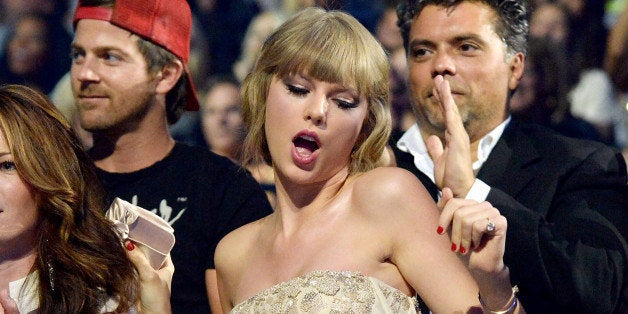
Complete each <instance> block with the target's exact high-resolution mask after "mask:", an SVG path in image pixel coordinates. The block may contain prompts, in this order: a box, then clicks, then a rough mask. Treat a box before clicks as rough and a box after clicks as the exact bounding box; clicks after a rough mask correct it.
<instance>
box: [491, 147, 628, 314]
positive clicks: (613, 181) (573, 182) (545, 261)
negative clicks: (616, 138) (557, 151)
mask: <svg viewBox="0 0 628 314" xmlns="http://www.w3.org/2000/svg"><path fill="white" fill-rule="evenodd" d="M609 154H614V153H613V152H611V151H610V150H608V149H602V150H597V151H595V152H593V153H592V154H591V155H589V156H588V158H586V159H585V160H583V161H582V162H581V163H579V164H577V165H575V166H574V168H573V169H570V171H569V172H567V174H566V175H564V176H563V177H561V179H560V180H558V182H555V183H554V186H544V187H542V188H543V189H545V190H546V191H550V192H549V193H553V198H552V201H551V204H550V205H549V207H548V208H546V209H539V208H535V209H532V208H527V207H526V206H524V205H522V204H521V203H519V202H518V201H517V200H516V199H515V198H514V197H512V196H510V195H508V194H506V193H505V192H503V191H501V190H499V189H497V188H493V187H492V188H491V190H490V192H489V195H488V197H487V201H489V202H490V203H491V204H492V205H493V206H495V207H496V208H499V210H500V212H501V213H502V215H504V216H505V217H506V218H507V219H508V234H507V241H506V243H507V245H506V253H505V257H504V260H505V263H506V264H507V265H508V267H509V268H510V274H511V279H512V281H513V284H518V285H519V288H520V293H519V297H520V300H521V301H522V304H523V305H524V307H525V308H526V310H527V311H528V312H529V313H550V312H554V313H555V312H558V313H619V311H621V309H620V307H621V306H622V303H625V302H626V278H625V277H626V269H627V268H626V267H627V263H628V262H627V261H628V258H627V256H628V246H627V244H626V240H625V239H626V231H627V217H628V215H626V212H627V211H628V199H627V198H628V186H627V185H626V166H625V163H624V161H623V159H622V157H621V155H615V156H610V155H609ZM609 160H610V162H609ZM541 175H542V174H541ZM537 188H538V187H537ZM523 193H525V191H524V192H523ZM623 306H624V307H625V305H623ZM624 309H625V308H624Z"/></svg>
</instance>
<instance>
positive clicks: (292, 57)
mask: <svg viewBox="0 0 628 314" xmlns="http://www.w3.org/2000/svg"><path fill="white" fill-rule="evenodd" d="M307 13H308V14H307V15H306V16H303V20H308V21H307V22H306V23H301V24H299V25H295V27H286V28H285V29H286V32H285V33H284V34H282V36H283V38H282V39H281V40H276V41H275V40H274V39H273V38H269V41H268V42H270V43H272V45H271V47H269V48H270V49H269V51H267V52H268V54H267V55H270V56H275V57H274V58H271V59H274V60H273V61H274V62H272V61H271V62H272V63H274V64H272V66H271V67H270V68H268V70H270V71H269V73H271V72H274V74H276V75H277V76H278V77H281V78H285V77H288V76H291V75H295V74H306V75H308V76H310V77H312V78H314V79H317V80H320V81H325V82H330V83H338V84H341V85H343V86H346V87H353V88H355V89H356V90H357V92H358V94H360V96H361V97H365V98H366V99H367V100H368V101H369V102H372V101H373V100H374V99H378V98H381V97H382V96H383V95H387V90H384V89H387V88H388V86H385V87H383V86H376V85H375V84H373V82H380V81H382V80H386V79H387V77H388V59H387V56H386V54H385V53H384V52H383V50H382V51H378V50H376V49H372V47H373V45H379V43H378V42H377V41H376V40H375V39H374V38H372V36H371V35H370V33H368V31H367V30H366V29H365V28H364V27H363V26H362V25H361V24H359V22H357V21H351V20H347V19H338V18H336V17H334V15H335V14H338V12H333V11H330V12H324V11H322V10H321V11H312V10H308V11H307ZM303 20H301V22H303ZM287 23H288V24H290V23H291V22H290V21H289V22H287ZM286 26H289V25H286ZM341 30H344V31H341ZM279 33H281V31H280V32H279ZM339 43H340V44H339ZM369 47H370V48H369ZM269 65H271V64H269ZM374 70H375V71H374ZM377 87H380V88H379V89H378V90H375V89H376V88H377Z"/></svg>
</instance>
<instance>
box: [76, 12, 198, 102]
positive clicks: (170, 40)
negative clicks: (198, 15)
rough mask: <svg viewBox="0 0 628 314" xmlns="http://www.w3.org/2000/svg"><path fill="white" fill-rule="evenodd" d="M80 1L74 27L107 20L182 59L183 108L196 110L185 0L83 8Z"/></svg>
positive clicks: (189, 22)
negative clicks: (190, 68) (184, 93)
mask: <svg viewBox="0 0 628 314" xmlns="http://www.w3.org/2000/svg"><path fill="white" fill-rule="evenodd" d="M82 3H83V1H82V0H79V2H78V5H77V7H76V11H75V12H74V26H75V27H76V23H77V22H78V21H79V20H83V19H92V20H102V21H108V22H109V23H111V24H113V25H115V26H118V27H120V28H124V29H126V30H128V31H130V32H132V33H134V34H137V35H139V36H141V37H143V38H145V39H147V40H149V41H151V42H153V43H155V44H157V45H159V46H161V47H164V48H165V49H166V50H168V51H170V52H171V53H172V54H174V55H175V56H177V57H179V58H180V59H181V60H183V66H184V67H185V72H186V75H187V79H188V84H187V100H186V104H185V109H186V110H189V111H196V110H198V108H199V106H198V97H197V95H196V89H195V88H194V83H193V82H192V77H191V75H190V70H189V68H188V60H189V58H190V37H191V33H192V12H191V11H190V6H189V5H188V3H187V1H186V0H116V2H115V5H114V7H113V8H108V7H86V6H82Z"/></svg>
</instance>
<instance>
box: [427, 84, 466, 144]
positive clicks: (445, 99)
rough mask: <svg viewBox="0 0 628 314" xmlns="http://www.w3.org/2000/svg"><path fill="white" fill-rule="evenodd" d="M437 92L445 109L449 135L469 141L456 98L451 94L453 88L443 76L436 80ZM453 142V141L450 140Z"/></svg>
mask: <svg viewBox="0 0 628 314" xmlns="http://www.w3.org/2000/svg"><path fill="white" fill-rule="evenodd" d="M434 84H435V90H436V93H437V94H438V99H440V103H441V105H442V107H443V112H444V115H445V124H446V126H447V133H448V135H449V136H453V137H454V138H456V139H457V138H461V139H466V140H467V141H468V135H467V132H466V130H465V129H464V125H463V124H462V118H461V117H460V112H459V111H458V106H456V102H455V101H454V97H453V95H452V94H451V86H450V85H449V81H447V80H445V79H444V78H443V76H442V75H437V76H436V77H435V78H434ZM449 140H451V139H449Z"/></svg>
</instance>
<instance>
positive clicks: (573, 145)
mask: <svg viewBox="0 0 628 314" xmlns="http://www.w3.org/2000/svg"><path fill="white" fill-rule="evenodd" d="M426 2H429V3H428V4H426ZM451 2H456V3H454V4H451ZM526 8H527V4H526V1H521V0H503V1H488V0H487V1H467V0H462V1H447V0H443V1H424V0H415V1H412V0H408V1H402V3H401V4H400V6H399V9H398V14H399V26H400V28H401V33H402V36H403V38H404V42H405V47H406V51H407V55H408V67H409V83H410V88H411V92H412V98H413V102H414V112H415V117H416V119H417V124H416V125H414V126H413V127H412V128H410V129H409V130H408V131H407V132H406V133H404V135H403V136H402V137H401V138H400V140H399V141H398V142H397V143H396V144H395V145H393V150H394V151H395V158H396V162H397V165H398V166H400V167H403V168H406V169H408V170H410V171H412V172H413V173H415V174H416V175H417V177H418V178H419V179H420V180H421V181H422V182H423V184H424V185H425V186H426V187H427V189H428V191H430V193H431V194H432V196H433V197H434V199H435V200H436V199H437V198H438V193H439V191H441V190H442V189H443V188H445V187H448V188H450V189H451V190H452V192H453V194H454V197H458V198H467V199H473V200H476V201H478V202H482V201H488V202H490V203H491V204H492V205H493V206H495V207H496V208H498V209H499V210H500V213H501V214H502V215H504V216H505V217H506V218H507V219H508V232H507V241H506V252H505V256H504V261H505V263H506V266H508V268H509V270H510V276H511V280H512V283H513V284H516V285H518V287H519V291H520V292H519V295H518V297H519V299H520V300H521V301H522V304H523V305H524V307H525V309H526V310H527V311H528V312H530V313H550V312H552V313H555V312H558V313H626V311H628V308H627V307H626V302H627V301H626V300H627V299H628V291H627V290H628V289H627V288H626V286H627V284H626V280H628V278H626V272H627V267H628V245H627V244H626V238H627V237H628V234H627V230H628V218H627V217H628V215H626V212H627V211H628V185H627V170H626V163H625V161H624V159H623V157H622V156H621V154H619V153H618V152H616V151H615V150H613V149H611V148H610V147H606V146H604V145H603V144H600V143H596V142H590V141H582V140H576V139H570V138H567V137H563V136H560V135H558V134H556V133H554V132H552V131H549V130H546V129H543V128H541V127H538V126H532V125H524V124H520V123H518V122H516V121H513V120H511V118H510V114H509V112H508V100H509V98H510V96H511V95H512V93H513V92H514V90H515V89H516V87H517V85H518V84H519V79H520V78H521V75H522V73H523V64H524V60H525V52H526V51H525V50H526V43H525V40H526V35H527V31H528V22H527V15H528V14H527V9H526ZM460 246H463V247H466V248H468V249H470V250H479V249H481V245H478V244H476V243H471V242H468V241H467V242H465V241H462V242H461V243H460V245H459V246H458V249H454V251H457V252H458V253H460V252H461V250H460V248H459V247H460ZM462 251H463V252H464V251H465V250H462ZM462 255H464V254H462Z"/></svg>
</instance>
